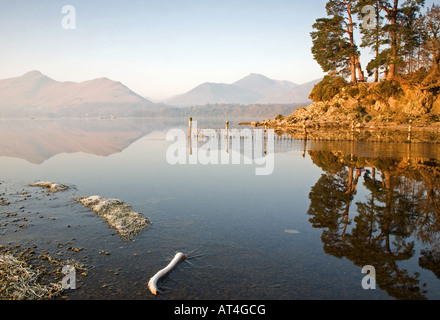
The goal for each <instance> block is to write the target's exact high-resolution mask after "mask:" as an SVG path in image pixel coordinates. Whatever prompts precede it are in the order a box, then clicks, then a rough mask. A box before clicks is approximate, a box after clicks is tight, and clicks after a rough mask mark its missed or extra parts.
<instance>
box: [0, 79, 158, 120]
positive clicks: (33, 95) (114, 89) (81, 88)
mask: <svg viewBox="0 0 440 320" xmlns="http://www.w3.org/2000/svg"><path fill="white" fill-rule="evenodd" d="M155 106H156V105H155V104H154V103H152V102H151V101H149V100H147V99H145V98H143V97H141V96H139V95H138V94H136V93H135V92H133V91H131V90H130V89H129V88H127V87H126V86H124V85H123V84H122V83H120V82H117V81H112V80H110V79H107V78H99V79H94V80H89V81H84V82H79V83H77V82H59V81H55V80H53V79H51V78H49V77H47V76H45V75H44V74H42V73H41V72H39V71H31V72H28V73H26V74H24V75H23V76H20V77H16V78H10V79H5V80H0V116H6V117H11V116H13V117H37V116H48V117H59V116H62V117H66V116H130V115H134V114H135V113H136V112H138V111H144V110H148V109H151V108H154V107H155Z"/></svg>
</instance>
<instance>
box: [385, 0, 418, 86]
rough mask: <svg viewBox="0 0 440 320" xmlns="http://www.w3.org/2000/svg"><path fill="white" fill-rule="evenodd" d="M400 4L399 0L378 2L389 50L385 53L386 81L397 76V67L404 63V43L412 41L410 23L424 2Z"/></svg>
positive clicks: (411, 1)
mask: <svg viewBox="0 0 440 320" xmlns="http://www.w3.org/2000/svg"><path fill="white" fill-rule="evenodd" d="M400 2H401V1H399V0H379V4H380V8H381V9H382V10H383V11H385V13H386V15H385V18H386V21H387V23H386V24H385V25H384V27H383V28H382V30H383V32H385V33H386V34H387V35H388V38H389V41H388V45H389V50H387V51H386V52H387V55H386V61H387V64H388V75H387V78H388V79H392V78H394V77H395V76H397V75H398V73H399V71H398V68H399V65H402V64H403V63H404V61H403V56H404V55H405V43H406V44H408V43H409V42H408V41H409V40H408V39H412V38H411V32H410V29H411V23H412V22H413V21H415V19H414V17H415V16H416V15H417V13H418V12H419V11H420V8H421V6H423V5H424V3H425V0H406V1H405V2H404V3H403V4H401V3H400ZM405 40H406V41H405ZM406 49H408V48H406Z"/></svg>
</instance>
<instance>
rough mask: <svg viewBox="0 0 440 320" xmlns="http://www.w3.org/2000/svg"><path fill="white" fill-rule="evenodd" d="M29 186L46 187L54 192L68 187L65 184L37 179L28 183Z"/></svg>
mask: <svg viewBox="0 0 440 320" xmlns="http://www.w3.org/2000/svg"><path fill="white" fill-rule="evenodd" d="M30 186H31V187H42V188H46V189H48V190H49V191H50V192H52V193H55V192H58V191H65V190H67V189H69V187H68V186H65V185H63V184H57V183H53V182H49V181H39V182H35V183H32V184H30Z"/></svg>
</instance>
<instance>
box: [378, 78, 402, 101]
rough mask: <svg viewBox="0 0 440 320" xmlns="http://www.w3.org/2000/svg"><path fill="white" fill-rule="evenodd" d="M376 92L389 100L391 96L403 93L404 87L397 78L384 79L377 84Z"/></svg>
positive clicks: (394, 96) (395, 96) (396, 96)
mask: <svg viewBox="0 0 440 320" xmlns="http://www.w3.org/2000/svg"><path fill="white" fill-rule="evenodd" d="M376 93H377V94H378V95H379V97H380V98H382V99H383V100H388V99H389V98H391V97H393V98H398V97H399V96H400V95H401V94H403V89H402V87H401V85H400V82H399V81H397V80H382V81H381V82H380V83H379V84H378V85H377V86H376Z"/></svg>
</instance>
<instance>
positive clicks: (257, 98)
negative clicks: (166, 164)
mask: <svg viewBox="0 0 440 320" xmlns="http://www.w3.org/2000/svg"><path fill="white" fill-rule="evenodd" d="M319 81H321V79H317V80H314V81H311V82H307V83H304V84H301V85H298V84H295V83H293V82H290V81H281V80H273V79H270V78H268V77H266V76H264V75H261V74H255V73H252V74H250V75H248V76H247V77H245V78H243V79H241V80H238V81H236V82H234V83H232V84H225V83H210V82H206V83H203V84H201V85H199V86H197V87H195V88H194V89H192V90H190V91H189V92H187V93H184V94H181V95H177V96H174V97H172V98H170V99H167V100H165V101H163V103H165V104H167V105H173V106H191V105H193V106H194V105H206V104H214V103H218V104H228V103H237V104H291V103H302V102H311V101H310V100H309V94H310V92H311V91H312V89H313V87H314V86H315V84H316V83H318V82H319Z"/></svg>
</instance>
